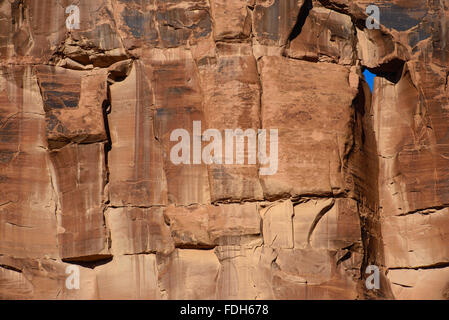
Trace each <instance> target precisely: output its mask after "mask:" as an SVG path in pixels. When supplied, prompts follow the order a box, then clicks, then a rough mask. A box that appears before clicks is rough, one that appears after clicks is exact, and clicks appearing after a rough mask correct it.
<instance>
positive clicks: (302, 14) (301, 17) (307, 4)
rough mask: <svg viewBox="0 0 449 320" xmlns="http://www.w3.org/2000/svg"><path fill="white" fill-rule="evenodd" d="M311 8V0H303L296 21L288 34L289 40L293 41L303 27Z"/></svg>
mask: <svg viewBox="0 0 449 320" xmlns="http://www.w3.org/2000/svg"><path fill="white" fill-rule="evenodd" d="M312 8H313V4H312V0H305V1H304V3H303V5H302V7H301V9H300V10H299V13H298V18H297V19H296V23H295V25H294V26H293V29H292V31H291V32H290V35H289V36H288V41H289V42H291V41H293V40H294V39H295V38H296V37H298V36H299V35H300V34H301V32H302V28H303V27H304V24H305V23H306V19H307V17H308V16H309V13H310V10H312Z"/></svg>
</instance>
